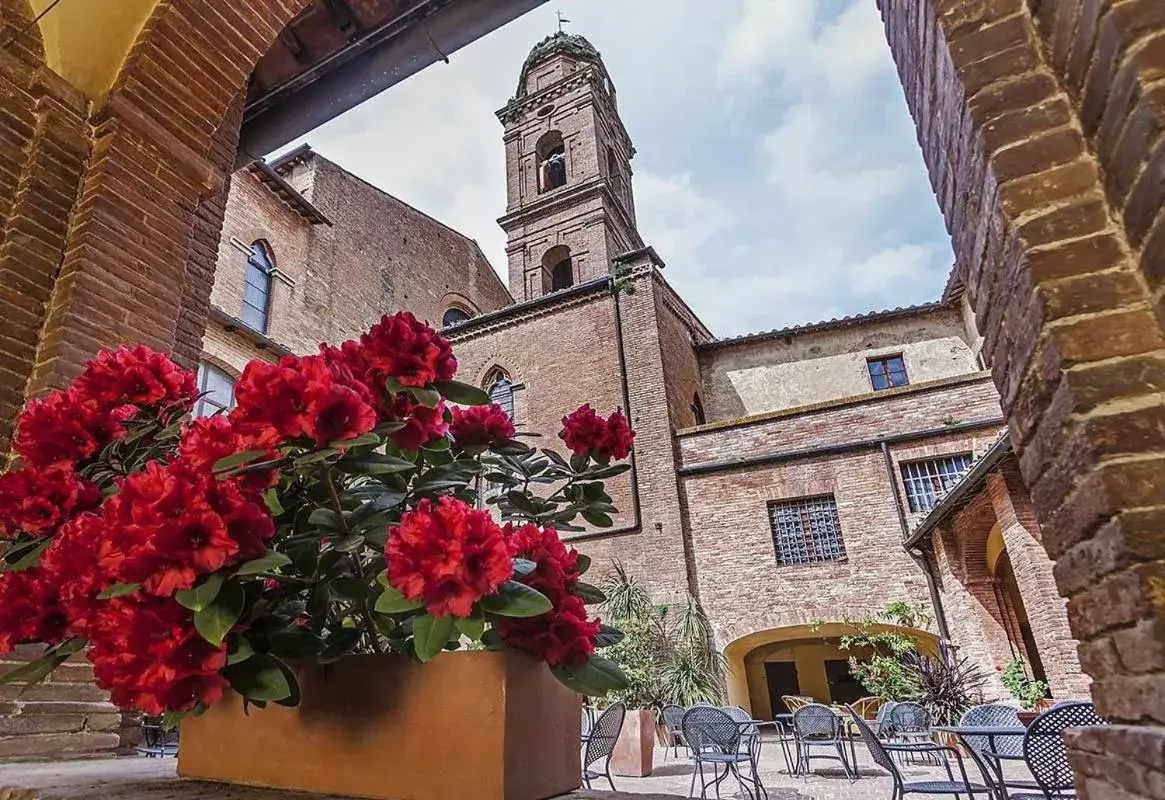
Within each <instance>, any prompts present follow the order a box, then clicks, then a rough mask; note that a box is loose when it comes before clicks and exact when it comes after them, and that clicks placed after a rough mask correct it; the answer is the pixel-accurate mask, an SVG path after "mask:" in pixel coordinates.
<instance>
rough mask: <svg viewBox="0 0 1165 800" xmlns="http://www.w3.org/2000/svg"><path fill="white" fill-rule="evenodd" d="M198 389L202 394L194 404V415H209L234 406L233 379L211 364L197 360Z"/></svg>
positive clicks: (228, 409)
mask: <svg viewBox="0 0 1165 800" xmlns="http://www.w3.org/2000/svg"><path fill="white" fill-rule="evenodd" d="M198 391H199V393H200V394H202V395H203V396H202V397H200V398H199V399H198V403H197V404H196V405H195V406H194V416H196V417H209V416H211V415H212V414H217V413H218V412H220V411H223V412H225V411H230V410H231V409H232V408H234V407H235V381H234V379H233V378H232V377H231V376H230V375H228V374H227V373H225V372H223V371H222V370H221V369H219V368H218V367H216V366H214V365H213V364H207V363H206V362H205V361H200V362H198Z"/></svg>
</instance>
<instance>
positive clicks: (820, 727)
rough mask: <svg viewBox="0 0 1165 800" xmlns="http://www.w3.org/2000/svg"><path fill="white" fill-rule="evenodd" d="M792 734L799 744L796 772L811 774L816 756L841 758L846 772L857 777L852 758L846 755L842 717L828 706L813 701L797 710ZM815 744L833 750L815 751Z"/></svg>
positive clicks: (834, 759) (823, 748) (831, 759)
mask: <svg viewBox="0 0 1165 800" xmlns="http://www.w3.org/2000/svg"><path fill="white" fill-rule="evenodd" d="M793 736H794V737H795V740H796V744H797V768H796V772H797V774H799V775H808V774H809V769H810V764H809V762H810V760H811V759H814V758H817V759H826V760H830V761H840V762H841V766H842V769H844V770H845V774H846V776H847V777H850V778H853V777H855V775H854V773H853V771H851V769H850V763H849V759H848V758H846V757H845V732H844V727H843V725H842V722H841V717H839V716H838V715H837V714H836V713H835V712H834V710H833V709H832V708H830V707H829V706H823V705H821V704H820V703H810V704H809V705H807V706H805V707H803V708H799V709H797V710H796V711H794V712H793ZM813 748H818V749H821V750H826V751H830V750H832V751H833V753H830V752H826V753H824V754H818V755H814V754H813ZM835 753H836V755H835Z"/></svg>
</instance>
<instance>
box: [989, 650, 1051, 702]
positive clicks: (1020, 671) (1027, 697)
mask: <svg viewBox="0 0 1165 800" xmlns="http://www.w3.org/2000/svg"><path fill="white" fill-rule="evenodd" d="M995 671H996V672H999V673H1002V674H1001V675H1000V676H999V677H1000V678H1002V679H1003V685H1004V686H1006V687H1007V691H1009V692H1011V696H1012V697H1014V698H1015V699H1016V700H1018V701H1019V705H1020V707H1021V708H1023V709H1024V710H1025V711H1034V710H1035V709H1037V708H1039V707H1040V704H1041V703H1042V702H1043V700H1044V698H1046V697H1047V696H1048V684H1047V683H1046V682H1045V681H1041V680H1038V679H1036V678H1032V677H1030V676H1029V675H1028V674H1027V667H1025V666H1024V663H1023V659H1022V658H1013V659H1012V660H1011V661H1009V662H1008V663H1007V666H1006V667H1005V666H1003V665H1001V664H996V665H995Z"/></svg>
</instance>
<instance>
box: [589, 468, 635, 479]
mask: <svg viewBox="0 0 1165 800" xmlns="http://www.w3.org/2000/svg"><path fill="white" fill-rule="evenodd" d="M629 469H631V465H630V464H612V465H610V466H609V467H599V468H598V469H593V470H591V471H590V472H588V473H587V475H586V476H587V477H588V478H591V479H593V480H596V481H597V480H603V479H604V478H614V477H615V476H617V475H622V474H623V473H624V472H626V471H627V470H629Z"/></svg>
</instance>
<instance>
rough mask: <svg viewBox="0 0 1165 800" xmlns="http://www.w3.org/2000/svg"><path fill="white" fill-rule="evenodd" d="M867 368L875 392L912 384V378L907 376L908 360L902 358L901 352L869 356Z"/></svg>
mask: <svg viewBox="0 0 1165 800" xmlns="http://www.w3.org/2000/svg"><path fill="white" fill-rule="evenodd" d="M866 368H867V369H868V370H869V371H870V383H871V384H872V385H873V387H874V391H875V392H880V391H882V390H883V389H892V388H894V387H895V386H907V385H909V384H910V378H908V377H907V376H906V362H905V361H903V360H902V356H901V354H899V355H894V356H882V357H880V358H867V359H866Z"/></svg>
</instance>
